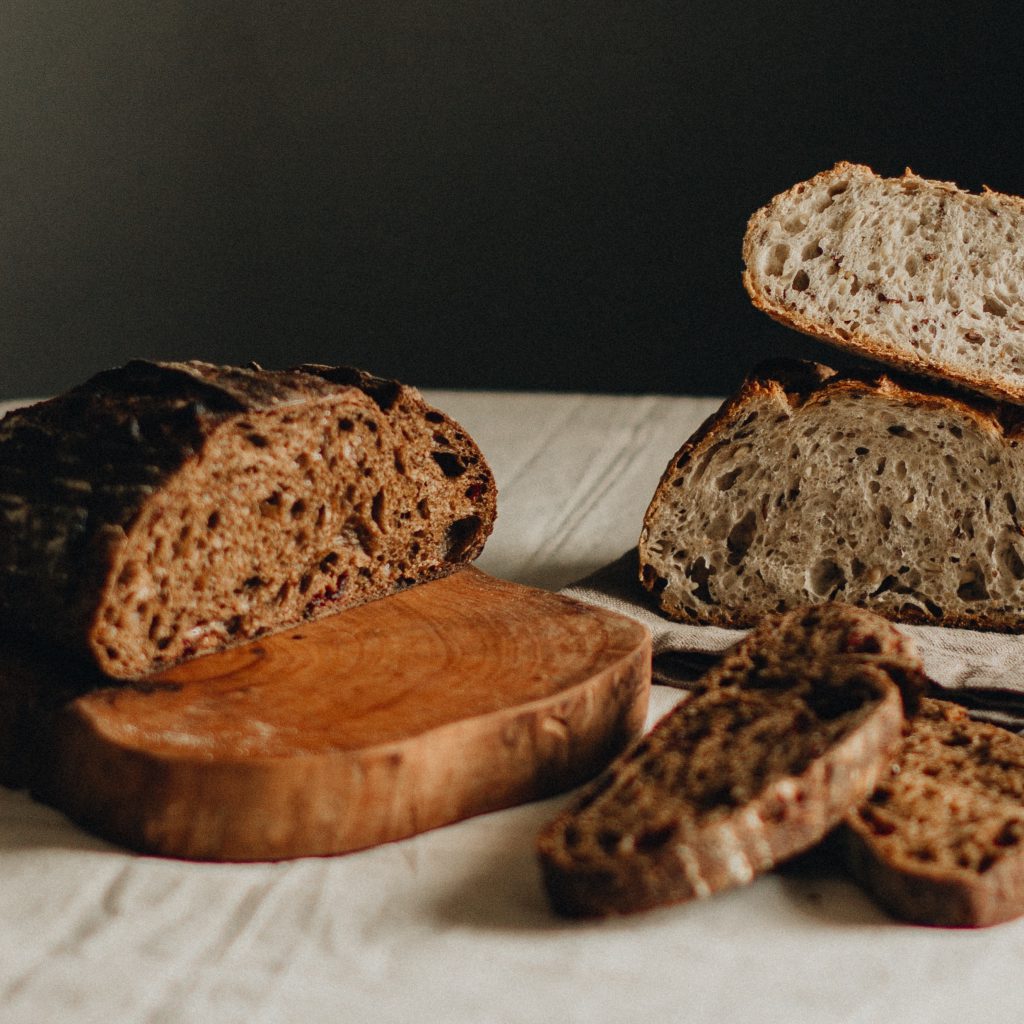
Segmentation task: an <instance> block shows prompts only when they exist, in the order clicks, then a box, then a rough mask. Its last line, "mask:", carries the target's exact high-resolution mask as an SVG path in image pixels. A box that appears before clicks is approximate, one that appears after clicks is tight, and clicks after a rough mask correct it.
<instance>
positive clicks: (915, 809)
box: [844, 698, 1024, 927]
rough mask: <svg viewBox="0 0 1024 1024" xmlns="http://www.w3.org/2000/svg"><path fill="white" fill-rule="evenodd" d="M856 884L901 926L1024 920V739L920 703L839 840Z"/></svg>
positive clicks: (949, 707) (953, 710)
mask: <svg viewBox="0 0 1024 1024" xmlns="http://www.w3.org/2000/svg"><path fill="white" fill-rule="evenodd" d="M844 838H845V841H846V842H845V845H846V851H847V858H848V862H849V864H850V867H851V869H852V871H853V874H854V875H855V876H856V877H857V878H858V879H859V880H860V881H861V882H862V884H863V885H864V886H865V887H866V888H867V889H868V890H869V891H870V892H871V893H873V894H874V895H875V897H876V898H877V899H878V901H879V902H880V903H881V904H882V905H883V906H884V907H886V908H887V909H888V910H889V911H891V912H892V913H893V914H895V915H896V916H897V917H902V918H904V919H906V920H908V921H914V922H917V923H918V924H931V925H944V926H947V927H982V926H985V925H991V924H997V923H999V922H1000V921H1007V920H1010V919H1011V918H1014V917H1019V916H1020V915H1021V914H1024V738H1022V737H1020V736H1018V735H1017V734H1016V733H1011V732H1007V731H1006V730H1005V729H1000V728H998V727H997V726H994V725H987V724H985V723H982V722H973V721H971V719H970V718H969V717H968V715H967V713H966V712H965V711H964V710H963V709H962V708H959V707H956V706H955V705H953V704H950V703H948V702H947V701H941V700H935V699H932V698H924V699H923V700H922V701H921V709H920V712H919V713H918V714H917V716H916V717H915V718H914V720H913V722H912V723H911V725H910V729H909V733H908V736H907V739H906V741H905V743H904V745H903V749H902V750H901V752H900V755H899V757H898V758H897V759H896V760H895V761H894V763H893V765H892V768H891V770H890V771H889V772H887V773H884V774H883V778H882V782H881V785H880V786H879V787H878V789H877V790H876V791H875V792H874V793H873V794H872V796H871V798H870V799H869V800H868V802H867V803H866V804H864V806H863V807H861V808H860V809H859V810H858V811H857V812H856V813H854V814H851V815H849V816H848V818H847V823H846V829H845V831H844Z"/></svg>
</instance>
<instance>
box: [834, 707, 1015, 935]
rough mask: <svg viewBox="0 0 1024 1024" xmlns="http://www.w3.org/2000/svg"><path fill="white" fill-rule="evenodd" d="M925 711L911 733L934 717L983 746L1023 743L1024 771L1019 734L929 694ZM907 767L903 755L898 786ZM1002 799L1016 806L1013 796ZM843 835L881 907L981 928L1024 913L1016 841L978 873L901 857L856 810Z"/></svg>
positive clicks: (896, 773)
mask: <svg viewBox="0 0 1024 1024" xmlns="http://www.w3.org/2000/svg"><path fill="white" fill-rule="evenodd" d="M924 710H925V712H926V714H925V715H923V716H922V717H920V718H918V719H917V720H915V721H914V722H912V723H911V725H910V727H909V728H910V729H911V731H913V730H917V729H924V728H928V727H929V725H930V724H931V723H933V722H936V721H938V722H942V723H945V722H949V723H958V725H959V728H960V730H961V731H966V732H967V733H973V734H974V736H975V737H976V738H977V740H978V741H979V744H984V743H985V741H986V740H987V739H988V738H990V737H994V738H996V741H997V742H1001V743H1002V744H1003V745H1004V746H1005V745H1006V744H1008V743H1012V744H1013V745H1014V746H1019V747H1020V748H1021V749H1020V752H1019V754H1018V760H1017V762H1016V768H1017V771H1024V739H1022V738H1021V737H1019V736H1016V735H1013V734H1010V733H1007V732H1006V730H1003V729H1000V728H998V727H997V726H994V725H988V724H985V723H982V722H973V721H971V720H970V718H969V717H968V715H967V713H966V712H965V711H964V710H963V709H961V708H959V707H956V706H955V705H952V704H949V703H948V702H946V701H940V700H936V699H934V698H926V700H925V702H924ZM940 727H941V726H940ZM909 770H911V769H908V766H907V765H906V764H905V763H904V761H903V759H902V758H901V759H899V760H897V761H896V762H894V765H893V772H892V774H890V778H893V779H894V781H893V783H892V784H893V785H899V784H900V780H901V779H902V780H903V782H904V783H905V781H906V779H905V775H904V773H906V772H908V771H909ZM1004 799H1005V801H1006V803H1007V804H1008V805H1010V806H1012V807H1013V808H1014V809H1015V805H1013V804H1011V799H1010V798H1008V797H1007V798H1004ZM1009 809H1010V807H1009V806H1008V810H1009ZM931 824H932V825H933V826H934V828H936V829H941V828H942V827H943V822H942V821H941V820H934V821H933V822H932V823H931ZM890 827H891V826H890ZM896 829H897V831H898V829H899V825H898V824H897V825H896ZM841 837H842V840H843V848H844V850H845V854H846V861H847V865H848V866H849V868H850V871H851V873H852V874H853V876H854V877H855V878H856V879H857V880H858V881H859V882H860V883H861V884H862V885H863V886H864V887H865V888H866V889H867V890H868V891H869V892H870V893H871V894H872V895H873V896H874V897H875V899H876V900H877V901H878V902H879V903H880V904H881V905H882V906H883V907H885V908H886V909H887V910H888V911H889V912H890V913H892V914H893V915H895V916H896V917H899V918H902V919H903V920H906V921H911V922H913V923H916V924H925V925H933V926H938V927H946V928H983V927H988V926H990V925H994V924H1000V923H1002V922H1003V921H1009V920H1012V919H1014V918H1016V917H1020V916H1021V915H1022V914H1024V852H1022V849H1021V847H1020V846H1019V844H1017V843H1014V844H1012V845H1011V844H1006V843H1004V844H1003V845H1002V847H1001V850H1000V853H1001V854H1002V855H1001V856H1000V857H999V859H998V860H996V862H995V863H994V864H993V865H992V866H990V867H988V868H986V869H985V870H983V871H978V872H974V871H969V870H966V869H963V870H956V871H951V870H949V869H948V868H944V867H942V866H940V865H937V864H933V863H927V862H917V863H908V862H907V861H906V860H905V859H901V860H900V861H897V860H896V859H895V858H894V857H893V856H890V855H889V851H887V849H886V847H885V844H884V843H883V842H880V841H879V839H878V838H877V837H876V835H875V834H874V833H873V831H872V828H871V826H870V825H869V824H868V823H867V822H866V821H865V818H864V817H862V816H861V815H860V814H857V813H854V814H850V815H848V816H847V818H846V822H845V825H844V827H843V829H842V830H841Z"/></svg>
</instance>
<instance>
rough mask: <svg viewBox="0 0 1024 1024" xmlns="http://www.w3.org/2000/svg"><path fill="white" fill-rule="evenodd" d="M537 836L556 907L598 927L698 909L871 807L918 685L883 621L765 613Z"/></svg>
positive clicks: (837, 611)
mask: <svg viewBox="0 0 1024 1024" xmlns="http://www.w3.org/2000/svg"><path fill="white" fill-rule="evenodd" d="M699 685H700V686H701V687H702V688H703V689H702V690H700V691H699V692H698V693H697V695H695V696H694V697H692V698H690V699H689V700H687V701H685V702H684V703H682V704H681V705H680V706H678V707H677V708H675V709H674V710H673V711H671V712H669V714H668V715H666V716H665V717H664V718H662V719H661V721H660V722H658V724H657V725H656V726H655V727H654V729H653V730H652V731H651V732H650V733H649V734H648V735H647V736H646V737H645V738H644V739H642V740H641V741H640V742H639V743H637V744H635V745H634V746H633V747H632V748H631V749H629V750H628V751H626V752H625V753H624V754H623V755H621V756H620V757H619V758H618V759H616V760H615V761H614V762H613V763H612V764H611V766H610V767H609V768H608V769H607V770H606V771H605V772H604V773H603V774H602V775H601V776H599V777H598V778H597V779H596V780H595V781H594V782H593V783H592V784H591V785H590V786H589V787H588V788H587V789H586V790H585V791H584V792H583V793H582V795H580V796H579V797H578V798H577V799H576V800H575V801H574V803H573V804H572V805H571V806H570V807H569V808H568V809H567V810H566V811H564V812H563V813H562V814H560V815H559V816H558V817H557V818H556V819H555V820H554V821H553V822H551V824H549V825H548V826H547V827H546V828H545V829H544V830H543V832H542V833H541V835H540V837H539V839H538V846H537V849H538V855H539V859H540V864H541V869H542V873H543V878H544V884H545V887H546V889H547V893H548V896H549V899H550V902H551V905H552V907H553V908H554V909H555V910H556V911H557V912H558V913H561V914H564V915H567V916H582V917H586V916H602V915H607V914H624V913H629V912H632V911H638V910H644V909H648V908H651V907H655V906H659V905H662V904H667V903H676V902H680V901H683V900H689V899H693V898H695V897H706V896H710V895H712V894H713V893H716V892H720V891H722V890H724V889H728V888H731V887H733V886H737V885H742V884H744V883H747V882H750V881H751V880H752V879H753V878H754V877H755V876H756V875H758V874H760V873H761V872H764V871H766V870H768V869H769V868H771V867H772V866H773V865H775V864H777V863H779V862H780V861H782V860H785V859H786V858H787V857H790V856H792V855H793V854H796V853H799V852H800V851H802V850H805V849H807V848H808V847H810V846H812V845H813V844H814V843H816V842H817V841H818V840H819V839H821V837H822V836H824V835H825V834H826V833H827V832H828V831H829V830H830V829H831V828H833V827H834V826H835V825H836V824H838V823H839V822H840V821H841V820H842V819H843V817H844V816H845V815H846V814H847V813H849V812H850V811H851V810H852V809H854V808H856V807H857V806H858V805H859V804H860V803H862V802H863V800H864V799H866V797H867V795H868V794H870V793H871V792H872V790H873V789H874V788H875V785H876V784H877V782H878V780H879V778H880V775H881V773H882V772H883V771H884V770H885V769H886V767H887V766H888V764H889V763H890V762H891V759H892V757H893V756H894V754H895V752H896V750H897V749H898V747H899V744H900V742H901V731H902V727H903V703H902V699H901V688H902V689H903V690H904V692H906V693H907V694H908V698H907V699H908V703H910V702H912V701H913V700H914V699H915V697H916V694H917V693H918V692H919V689H920V687H921V686H922V685H923V676H922V670H921V665H920V661H919V660H918V658H917V655H916V654H915V652H914V648H913V645H912V644H911V643H910V641H909V640H907V639H906V638H905V637H903V636H902V635H901V634H900V633H899V632H898V631H897V630H896V629H895V628H894V627H892V626H891V625H890V624H889V623H887V622H885V621H884V620H883V619H880V618H878V617H877V616H874V615H871V614H870V613H868V612H864V611H861V610H859V609H855V608H850V607H847V606H844V605H838V604H831V605H826V606H821V607H817V608H810V609H801V610H797V611H793V612H790V613H788V614H785V615H773V616H768V617H767V618H765V619H764V620H762V622H761V623H760V624H759V625H758V626H757V627H756V628H755V629H754V630H753V631H752V632H751V633H750V634H749V635H748V636H747V637H746V638H745V639H744V640H742V641H741V642H740V643H739V644H738V645H737V646H736V647H734V648H733V649H732V650H731V651H730V652H728V653H727V654H726V655H725V657H724V658H723V659H722V660H721V661H720V662H719V663H718V664H717V665H716V666H715V667H714V668H713V669H712V670H711V671H710V672H708V674H707V675H706V676H704V678H703V679H702V680H701V683H700V684H699Z"/></svg>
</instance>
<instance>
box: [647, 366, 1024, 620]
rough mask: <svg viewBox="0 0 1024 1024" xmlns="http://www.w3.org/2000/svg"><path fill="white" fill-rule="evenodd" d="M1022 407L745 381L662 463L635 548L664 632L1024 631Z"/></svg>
mask: <svg viewBox="0 0 1024 1024" xmlns="http://www.w3.org/2000/svg"><path fill="white" fill-rule="evenodd" d="M1022 438H1024V427H1022V424H1021V415H1020V408H1019V407H1017V406H1006V405H996V404H993V403H989V402H987V401H985V400H983V399H980V398H978V399H977V400H974V401H967V400H964V399H960V398H954V397H950V396H949V395H947V394H943V393H941V392H938V391H935V390H926V389H923V388H921V387H918V386H908V385H906V384H903V383H898V382H897V381H895V380H892V379H890V378H888V377H885V376H875V377H872V376H867V375H857V374H837V373H835V372H834V371H832V370H830V369H828V368H827V367H824V366H819V365H817V364H814V363H798V362H795V361H794V362H782V361H779V362H775V363H771V364H765V365H764V366H763V367H761V368H759V369H757V370H755V372H754V373H753V374H752V375H751V376H750V378H749V379H748V380H747V382H746V383H745V384H744V385H743V387H742V388H741V389H740V391H739V393H738V394H737V395H736V396H735V397H734V398H732V399H730V400H729V401H727V402H726V403H725V404H724V405H723V406H722V408H721V409H720V410H719V411H718V413H716V414H715V415H714V416H713V417H712V418H711V419H709V420H708V421H707V422H706V423H705V424H704V426H703V427H702V428H701V429H700V430H699V431H698V432H697V433H696V434H695V435H694V436H693V437H692V438H691V439H690V440H689V441H687V442H686V443H685V444H684V445H683V446H682V448H681V449H680V450H679V451H678V452H677V453H676V455H675V456H674V457H673V458H672V460H671V462H669V464H668V467H667V468H666V470H665V474H664V476H663V477H662V480H661V483H660V484H659V486H658V488H657V490H656V492H655V494H654V497H653V498H652V500H651V504H650V507H649V508H648V510H647V514H646V516H645V518H644V526H643V530H642V533H641V536H640V543H639V552H640V572H641V579H642V582H643V585H644V586H645V587H646V588H647V590H649V591H650V592H651V593H652V594H653V595H655V597H656V598H657V600H658V602H659V605H660V608H661V610H662V611H663V612H664V613H665V614H667V615H669V616H671V617H672V618H676V619H680V620H683V621H690V622H695V623H712V624H718V625H725V626H742V625H748V624H750V623H751V622H753V621H755V620H756V618H757V617H758V616H759V615H763V614H766V613H768V612H773V611H780V610H783V609H786V608H793V607H796V606H798V605H803V604H807V603H816V602H821V601H826V600H830V599H832V600H837V601H844V602H846V603H849V604H856V605H859V606H863V607H867V608H870V609H872V610H874V611H877V612H878V613H879V614H881V615H884V616H886V617H887V618H891V619H894V620H897V621H904V622H916V623H925V624H930V625H946V626H969V627H972V628H981V629H994V630H1004V631H1019V630H1021V629H1022V628H1024V614H1022V608H1024V526H1022V519H1021V515H1020V513H1019V512H1018V508H1019V507H1021V508H1024V448H1022V447H1021V440H1022Z"/></svg>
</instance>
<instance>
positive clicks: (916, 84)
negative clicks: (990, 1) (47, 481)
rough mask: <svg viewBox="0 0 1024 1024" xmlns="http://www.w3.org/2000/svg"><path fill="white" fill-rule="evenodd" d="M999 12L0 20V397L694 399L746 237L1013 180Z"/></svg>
mask: <svg viewBox="0 0 1024 1024" xmlns="http://www.w3.org/2000/svg"><path fill="white" fill-rule="evenodd" d="M1018 18H1019V15H1018V13H1017V10H1016V5H1006V8H1005V13H1004V10H1003V8H1001V7H995V6H992V5H985V4H976V5H974V7H973V8H972V9H971V10H970V11H968V10H967V9H966V8H965V7H962V6H960V5H956V6H954V5H945V4H942V5H940V4H920V3H914V2H902V3H898V4H897V3H872V4H868V3H861V2H856V0H847V2H844V3H841V4H839V3H831V2H828V0H820V2H816V3H809V2H805V0H793V2H789V3H760V4H759V3H756V2H741V0H719V2H717V3H708V2H703V0H701V2H690V3H688V2H685V0H674V2H665V0H635V2H631V3H627V2H617V0H592V2H582V3H576V2H572V0H543V2H537V0H446V2H443V3H441V2H431V0H421V2H415V0H349V2H331V0H288V2H279V0H220V2H218V3H215V4H208V3H199V2H198V0H196V2H191V3H190V2H187V0H153V2H151V3H137V2H135V0H78V2H74V3H73V2H70V0H68V2H57V0H3V3H2V4H0V143H2V144H0V367H2V374H0V397H9V396H12V395H17V394H22V395H24V394H42V393H48V392H52V391H54V390H57V389H59V388H62V387H64V386H66V385H69V384H71V383H74V382H75V381H77V380H79V379H81V378H83V377H84V376H86V375H88V374H89V373H91V372H93V371H94V370H97V369H99V368H102V367H105V366H109V365H113V364H115V363H119V362H122V361H123V360H125V359H127V358H129V357H131V356H136V355H138V356H149V357H160V358H172V357H189V356H195V357H203V358H207V359H211V360H215V361H222V362H232V361H248V360H249V359H257V360H259V361H260V362H263V363H265V364H266V365H270V366H280V365H287V364H290V363H293V362H297V361H305V360H316V361H325V362H350V363H355V364H357V365H362V366H365V367H366V368H369V369H372V370H375V371H377V372H380V373H385V374H390V375H395V376H400V377H402V378H403V379H406V380H409V381H412V382H414V383H418V384H420V385H424V386H430V385H433V386H458V387H487V388H544V389H557V390H562V389H579V390H596V391H663V392H724V391H726V390H727V389H730V388H732V387H733V386H734V385H735V384H736V383H737V381H738V380H739V379H740V377H741V376H742V374H743V372H744V371H745V369H746V368H747V367H748V366H749V365H750V363H751V362H753V361H754V360H756V359H757V358H759V357H761V356H763V355H767V354H781V353H790V354H804V355H807V354H812V355H819V356H821V355H822V354H823V350H819V349H818V348H817V347H816V346H815V345H814V344H813V343H811V342H807V341H804V340H803V339H800V338H798V337H796V336H794V335H791V334H790V333H788V332H786V331H785V330H784V329H783V328H781V327H779V326H777V325H775V324H773V323H771V322H770V321H768V320H767V319H766V318H764V317H762V316H760V315H759V314H757V313H755V312H754V311H753V310H752V309H751V308H750V307H749V305H748V303H747V301H746V298H745V295H744V293H743V291H742V288H741V285H740V280H739V275H740V270H741V266H740V256H739V248H740V241H741V238H742V233H743V229H744V225H745V222H746V219H747V217H748V216H749V214H750V213H751V212H753V210H754V209H755V208H756V207H758V206H759V205H761V204H762V203H763V202H765V201H766V200H767V199H768V198H769V197H770V196H771V195H772V194H774V193H775V192H777V191H779V190H781V189H783V188H785V187H787V186H788V185H790V184H792V183H793V182H795V181H797V180H799V179H802V178H804V177H807V176H809V175H811V174H813V173H815V172H816V171H819V170H822V169H824V168H826V167H829V166H831V165H832V163H834V162H835V161H836V160H838V159H848V160H853V161H857V162H864V163H869V164H871V165H872V166H874V167H875V168H876V170H879V171H881V172H885V173H898V172H900V171H901V170H902V169H903V167H904V166H905V165H906V164H910V165H911V166H912V167H913V168H914V169H915V170H916V171H918V172H919V173H921V174H925V175H926V176H930V177H941V178H945V179H952V180H956V181H959V182H960V183H961V184H962V185H964V186H966V187H970V188H979V187H980V186H981V185H982V184H988V185H990V186H991V187H993V188H996V189H999V190H1001V191H1009V192H1017V193H1024V163H1022V160H1021V156H1022V147H1021V132H1022V123H1024V121H1022V117H1021V92H1022V90H1021V83H1022V77H1024V76H1022V65H1021V58H1022V55H1024V47H1022V46H1021V28H1020V26H1019V24H1018Z"/></svg>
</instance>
